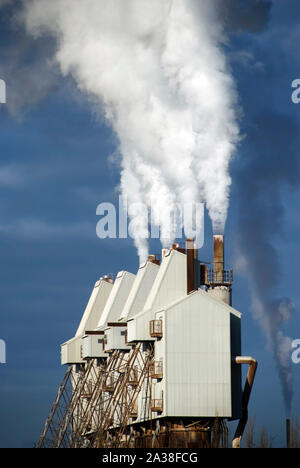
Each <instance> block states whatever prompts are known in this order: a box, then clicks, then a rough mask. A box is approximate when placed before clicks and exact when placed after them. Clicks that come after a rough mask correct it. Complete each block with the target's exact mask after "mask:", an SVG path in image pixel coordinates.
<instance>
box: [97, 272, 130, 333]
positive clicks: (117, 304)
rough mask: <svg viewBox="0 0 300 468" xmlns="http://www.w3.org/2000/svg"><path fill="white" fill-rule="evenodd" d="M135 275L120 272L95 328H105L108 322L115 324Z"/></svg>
mask: <svg viewBox="0 0 300 468" xmlns="http://www.w3.org/2000/svg"><path fill="white" fill-rule="evenodd" d="M134 279H135V275H133V274H132V273H129V272H128V271H120V272H119V273H118V275H117V278H116V280H115V282H114V285H113V289H112V291H111V293H110V295H109V298H108V300H107V302H106V304H105V307H104V310H103V313H102V315H101V318H100V320H99V322H98V325H97V328H99V329H101V328H102V327H105V326H106V325H107V323H108V322H117V321H118V320H119V318H120V316H121V313H122V310H123V308H124V305H125V303H126V301H127V298H128V296H129V293H130V290H131V288H132V286H133V282H134Z"/></svg>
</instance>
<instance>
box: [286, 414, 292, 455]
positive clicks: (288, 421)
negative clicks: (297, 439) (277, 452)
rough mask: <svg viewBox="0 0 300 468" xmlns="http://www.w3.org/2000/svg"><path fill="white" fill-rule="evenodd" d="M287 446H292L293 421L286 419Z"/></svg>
mask: <svg viewBox="0 0 300 468" xmlns="http://www.w3.org/2000/svg"><path fill="white" fill-rule="evenodd" d="M286 448H291V421H290V419H287V420H286Z"/></svg>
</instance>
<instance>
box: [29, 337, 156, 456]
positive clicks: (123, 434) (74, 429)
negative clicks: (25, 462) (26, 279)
mask: <svg viewBox="0 0 300 468" xmlns="http://www.w3.org/2000/svg"><path fill="white" fill-rule="evenodd" d="M152 363H153V346H152V345H151V344H148V345H147V346H145V345H143V344H142V343H139V344H137V345H135V346H133V348H132V350H131V351H130V352H126V351H119V350H115V351H114V352H112V353H110V354H109V356H108V358H105V359H101V360H98V359H90V360H88V361H87V362H86V363H85V364H81V365H72V366H70V367H68V369H67V371H66V374H65V376H64V378H63V381H62V383H61V385H60V387H59V389H58V393H57V396H56V398H55V401H54V403H53V405H52V408H51V411H50V414H49V416H48V418H47V420H46V423H45V427H44V429H43V432H42V434H41V436H40V439H39V441H38V443H37V448H84V447H87V448H88V447H91V448H92V447H93V448H100V447H124V446H129V444H130V438H131V436H130V430H129V422H130V420H131V418H134V417H136V416H137V398H138V395H139V394H140V392H141V390H142V388H143V387H144V391H145V394H146V395H148V397H146V398H144V405H145V408H144V413H145V415H146V414H147V415H148V414H149V404H150V399H151V386H150V385H149V379H148V378H147V376H149V369H150V366H151V364H152ZM145 387H146V388H145ZM148 387H149V388H148Z"/></svg>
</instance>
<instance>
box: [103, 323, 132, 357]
mask: <svg viewBox="0 0 300 468" xmlns="http://www.w3.org/2000/svg"><path fill="white" fill-rule="evenodd" d="M126 329H127V327H126V326H124V327H119V326H117V327H110V328H107V329H106V330H105V337H106V344H105V346H104V349H105V351H113V350H115V349H119V350H123V351H129V350H130V349H131V347H130V346H127V345H126V344H125V332H126Z"/></svg>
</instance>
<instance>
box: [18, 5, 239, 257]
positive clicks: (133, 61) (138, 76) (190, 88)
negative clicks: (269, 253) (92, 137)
mask: <svg viewBox="0 0 300 468" xmlns="http://www.w3.org/2000/svg"><path fill="white" fill-rule="evenodd" d="M216 4H217V2H215V1H211V0H209V1H201V2H199V1H196V0H152V1H151V2H149V1H147V0H127V1H126V2H124V1H123V0H110V1H109V2H107V1H106V0H85V1H84V2H83V1H81V0H51V2H49V1H48V0H30V1H28V2H26V3H25V2H24V11H23V19H24V21H25V24H26V27H27V30H28V31H29V32H30V33H31V34H33V35H34V36H35V37H39V36H41V35H42V34H43V33H45V32H46V33H49V32H50V33H51V34H52V35H54V36H55V38H56V40H57V52H56V59H57V61H58V63H59V65H60V68H61V71H62V73H63V74H64V75H67V74H72V76H73V77H74V78H75V80H76V82H77V84H78V87H79V88H80V90H82V91H83V92H85V93H87V94H88V95H89V98H90V99H91V100H92V101H93V102H94V103H96V104H98V105H99V106H100V108H101V111H102V112H103V113H104V114H105V117H106V119H107V120H108V121H109V123H110V124H111V126H112V128H113V129H114V132H115V134H116V136H117V138H118V141H119V150H120V153H121V155H122V172H121V190H122V194H123V196H126V197H127V200H128V204H129V205H131V204H132V203H134V202H138V203H139V208H136V209H135V211H138V210H140V218H139V222H138V223H135V225H133V226H131V229H132V230H133V233H134V236H135V243H136V246H137V248H138V250H139V255H140V259H141V261H144V260H145V258H146V256H147V240H146V237H147V233H148V224H147V216H145V215H143V212H144V210H147V209H149V207H150V205H151V210H153V211H154V219H156V220H157V222H158V221H159V220H160V222H161V238H162V239H165V240H169V242H171V241H172V240H173V238H174V231H175V230H171V232H170V227H169V224H168V223H167V222H166V221H165V220H167V219H168V214H167V213H168V212H169V211H171V213H172V212H173V213H174V212H175V210H176V206H177V204H179V205H180V206H183V205H184V203H186V202H205V203H206V206H207V209H208V212H209V215H210V217H211V219H212V223H213V229H214V231H215V232H217V231H220V232H222V231H223V230H224V225H225V220H226V215H227V209H228V198H229V188H230V184H231V179H230V177H229V172H228V166H229V162H230V160H231V158H232V155H233V153H234V150H235V146H236V144H237V142H238V139H239V130H238V125H237V115H236V110H235V109H236V108H237V106H236V93H235V87H234V83H233V80H232V77H231V75H230V72H229V70H228V67H227V64H226V60H225V56H224V54H223V52H222V47H221V46H222V43H223V41H224V36H223V30H222V28H221V25H220V22H219V21H218V20H217V15H216V11H215V10H216V8H215V7H216ZM188 234H189V233H187V232H186V235H188Z"/></svg>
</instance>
